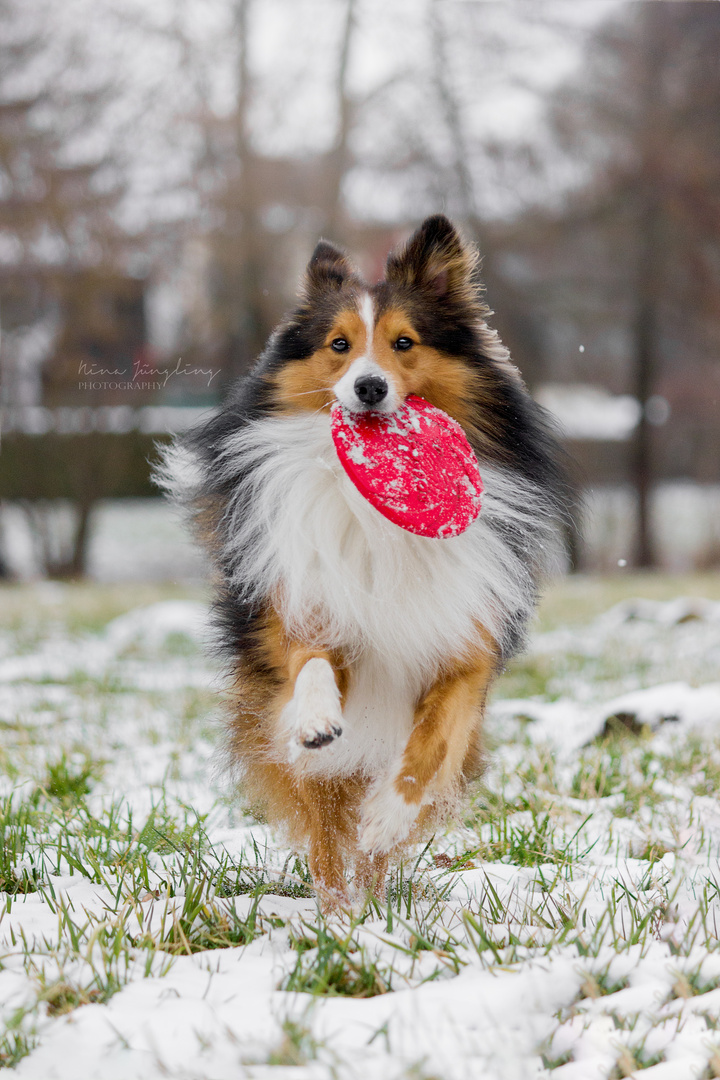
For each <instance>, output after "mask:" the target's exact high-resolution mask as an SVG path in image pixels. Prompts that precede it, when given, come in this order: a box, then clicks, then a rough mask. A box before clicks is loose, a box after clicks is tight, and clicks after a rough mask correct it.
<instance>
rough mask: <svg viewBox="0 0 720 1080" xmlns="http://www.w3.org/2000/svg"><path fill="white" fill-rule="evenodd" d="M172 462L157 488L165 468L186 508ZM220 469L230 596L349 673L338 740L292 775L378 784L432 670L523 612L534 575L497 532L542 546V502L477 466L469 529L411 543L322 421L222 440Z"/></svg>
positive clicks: (313, 416) (281, 423)
mask: <svg viewBox="0 0 720 1080" xmlns="http://www.w3.org/2000/svg"><path fill="white" fill-rule="evenodd" d="M179 457H180V456H179ZM177 464H178V465H182V466H183V468H178V469H176V470H174V469H173V455H172V453H171V454H168V455H167V458H166V486H167V487H169V488H170V487H171V478H170V476H169V475H168V474H170V473H172V472H173V471H175V480H176V483H175V485H174V494H175V496H176V498H179V499H180V500H181V501H189V500H191V499H192V498H193V495H197V494H198V490H197V488H196V489H195V491H193V486H194V485H193V481H192V479H191V477H190V474H189V470H188V468H187V466H188V465H189V462H187V461H186V460H183V459H182V458H180V460H178V462H177ZM218 467H219V469H220V471H221V473H222V476H223V477H227V478H228V479H230V480H232V479H233V478H234V477H235V476H237V475H238V474H243V473H244V476H245V479H243V480H242V481H238V483H237V486H236V488H235V491H234V494H233V496H232V498H231V499H230V500H229V502H228V506H227V509H226V512H225V515H224V518H223V522H222V528H223V532H224V534H225V537H226V540H225V547H224V556H225V559H226V560H227V563H226V565H229V567H230V571H231V575H232V576H231V582H230V584H231V587H233V586H234V588H235V589H237V591H238V593H242V594H244V595H246V596H250V597H253V598H256V599H258V600H264V599H266V598H267V597H272V598H273V600H274V603H275V605H276V607H277V609H278V611H279V613H280V615H281V617H282V619H283V621H284V623H285V625H286V627H287V629H288V632H289V633H290V634H292V635H294V636H296V637H297V638H298V639H300V640H302V641H305V642H307V643H308V644H312V645H317V646H323V647H338V648H340V649H342V651H343V652H344V654H345V656H346V657H348V659H349V660H350V662H351V670H350V687H349V690H348V694H347V698H346V702H345V708H344V710H343V724H342V726H343V734H342V736H341V737H340V738H337V739H335V740H334V741H333V742H332V743H330V744H329V745H327V746H325V747H323V748H321V749H318V750H310V751H307V752H306V753H305V754H303V755H302V757H303V768H307V769H308V770H310V771H313V772H315V771H320V772H323V773H332V774H338V773H342V774H347V773H350V772H353V771H355V770H357V769H359V768H362V769H364V770H366V771H367V773H368V775H370V776H377V775H378V773H386V771H387V768H388V765H389V763H390V762H392V763H393V764H394V766H399V762H400V758H401V756H402V751H403V749H404V746H405V744H406V742H407V738H408V736H409V734H410V731H411V728H412V719H413V713H414V708H415V705H416V703H417V701H418V699H419V697H420V696H421V695H422V693H423V692H425V691H426V690H427V689H429V687H430V686H431V685H432V683H433V681H434V680H435V678H436V677H437V674H438V671H439V669H440V668H441V666H442V664H443V663H444V662H448V661H450V660H452V659H454V658H457V657H458V656H461V655H462V654H463V653H465V652H468V651H470V650H471V649H472V648H473V647H476V648H477V647H478V646H481V645H482V643H481V641H480V638H479V635H478V631H477V626H478V624H480V625H481V626H483V627H485V628H486V629H487V630H488V631H489V632H490V633H491V634H492V635H493V636H494V637H495V638H496V640H497V641H498V643H499V644H500V645H503V644H504V643H505V642H504V638H505V637H506V635H507V625H506V621H507V618H508V616H509V615H512V614H513V613H522V615H525V614H527V613H528V612H529V611H530V610H531V608H532V605H533V581H532V576H531V573H530V571H529V569H528V567H527V566H526V565H525V563H524V562H523V560H522V559H521V558H520V557H518V556H517V555H516V554H515V552H514V551H513V550H512V548H511V547H510V545H509V544H508V543H507V541H506V539H505V538H504V537H503V531H502V526H503V525H505V526H508V525H512V524H514V525H515V526H517V527H519V528H520V531H524V529H523V526H526V525H527V524H529V523H532V525H533V526H534V528H535V529H537V528H538V525H540V526H541V527H542V524H543V522H546V523H547V525H546V536H547V546H548V548H550V547H551V540H552V529H551V527H550V525H549V517H548V512H547V507H546V506H545V503H544V500H543V499H542V496H541V495H540V494H539V493H538V492H537V491H536V489H535V488H534V487H533V486H532V485H530V484H529V483H527V482H526V481H523V480H522V479H521V478H518V477H516V476H513V475H512V474H511V473H509V472H503V471H501V470H499V469H497V468H496V467H491V466H489V465H487V464H484V463H483V462H482V461H481V462H480V469H481V473H482V478H483V483H484V486H485V491H484V494H483V509H482V511H481V513H480V516H479V518H478V519H477V520H476V521H475V522H474V523H473V524H472V525H471V526H470V528H468V529H467V530H466V531H465V532H464V533H462V534H461V535H460V536H457V537H453V538H450V539H443V540H435V539H429V538H426V537H420V536H415V535H413V534H412V533H409V532H406V531H405V530H404V529H401V528H399V527H398V526H397V525H394V524H392V523H391V522H389V521H387V520H386V519H385V518H384V517H383V516H382V515H381V514H380V513H379V512H378V511H377V510H376V509H375V508H374V507H373V506H371V505H370V503H369V502H367V501H366V500H365V499H364V498H363V497H362V495H360V493H359V492H358V491H357V489H356V488H355V486H354V485H353V483H352V482H351V481H350V479H349V478H348V477H347V475H346V474H345V472H344V470H343V468H342V466H341V464H340V462H339V459H338V457H337V453H336V451H335V448H334V445H333V442H332V437H331V434H330V420H329V415H328V413H327V412H320V413H301V414H297V415H294V416H289V417H288V416H283V417H269V418H265V419H262V420H259V421H255V422H253V423H250V424H248V425H247V426H246V427H244V428H243V429H241V430H240V431H238V432H236V433H234V434H232V435H230V436H229V437H228V438H227V439H226V440H225V444H224V447H223V451H222V454H221V457H220V463H219V466H218ZM245 470H247V471H245ZM178 474H184V475H178ZM188 481H189V482H188Z"/></svg>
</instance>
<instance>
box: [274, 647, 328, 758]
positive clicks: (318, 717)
mask: <svg viewBox="0 0 720 1080" xmlns="http://www.w3.org/2000/svg"><path fill="white" fill-rule="evenodd" d="M283 721H284V724H285V730H286V732H287V734H288V735H289V736H290V738H289V744H288V745H289V751H290V760H291V761H295V760H296V759H297V758H298V757H299V755H300V754H301V753H302V752H303V751H304V750H320V749H322V747H323V746H327V745H328V744H329V743H331V742H334V740H335V739H337V738H339V736H340V735H342V710H341V708H340V691H339V690H338V688H337V683H336V682H335V673H334V672H333V669H332V668H331V666H330V664H329V663H328V662H327V660H323V659H322V658H321V657H313V658H312V659H311V660H308V662H307V663H306V664H305V666H304V667H303V669H302V671H301V672H300V674H299V675H298V677H297V680H296V682H295V692H294V694H293V697H292V700H291V701H290V702H288V704H287V705H286V706H285V709H284V710H283Z"/></svg>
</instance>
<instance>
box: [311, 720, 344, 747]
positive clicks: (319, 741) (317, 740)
mask: <svg viewBox="0 0 720 1080" xmlns="http://www.w3.org/2000/svg"><path fill="white" fill-rule="evenodd" d="M339 735H342V728H341V727H340V725H339V724H331V726H330V730H329V731H328V730H327V729H325V730H324V731H315V732H313V734H311V735H310V734H307V735H304V736H303V737H302V739H301V741H302V745H303V746H304V747H305V749H306V750H316V749H317V748H318V747H319V746H327V744H328V743H331V742H332V741H333V739H337V737H338V736H339Z"/></svg>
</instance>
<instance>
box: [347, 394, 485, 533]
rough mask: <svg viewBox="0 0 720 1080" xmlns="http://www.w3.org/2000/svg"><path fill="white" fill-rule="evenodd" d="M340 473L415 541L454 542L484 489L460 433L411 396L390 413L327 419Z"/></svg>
mask: <svg viewBox="0 0 720 1080" xmlns="http://www.w3.org/2000/svg"><path fill="white" fill-rule="evenodd" d="M330 415H331V429H332V437H333V442H334V443H335V449H336V450H337V454H338V457H339V458H340V461H341V463H342V466H343V468H344V469H345V472H346V473H347V474H348V476H349V477H350V479H351V480H352V482H353V484H354V485H355V487H356V488H357V489H358V491H359V492H360V494H361V495H364V497H365V498H366V499H367V500H368V502H370V503H372V505H373V506H374V507H375V509H376V510H379V511H380V513H381V514H382V515H383V516H384V517H386V518H388V519H389V520H390V521H392V522H394V523H395V525H399V526H400V527H401V528H402V529H407V531H408V532H411V533H416V534H417V535H418V536H431V537H441V538H446V537H450V536H458V535H459V534H460V533H462V532H464V531H465V529H467V527H468V525H470V524H471V523H472V522H473V521H474V520H475V518H476V517H477V516H478V514H479V513H480V495H481V493H482V489H483V485H482V479H481V478H480V470H479V468H478V463H477V459H476V457H475V454H474V453H473V451H472V448H471V446H470V444H469V442H468V441H467V439H466V437H465V432H464V431H463V429H462V428H461V427H460V425H459V424H458V423H457V422H456V421H455V420H453V419H452V417H450V416H448V415H447V413H444V412H443V411H442V410H441V409H436V408H435V406H434V405H431V404H430V402H429V401H425V399H424V398H421V397H418V396H417V395H416V394H410V396H409V397H408V398H407V399H406V401H405V403H404V405H402V406H401V408H400V409H398V411H397V412H395V413H390V414H387V413H377V412H350V411H349V410H347V409H344V408H343V407H342V406H341V405H340V404H339V403H337V402H336V404H335V405H333V407H332V411H331V414H330Z"/></svg>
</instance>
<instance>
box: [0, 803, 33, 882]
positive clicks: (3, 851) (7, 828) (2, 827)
mask: <svg viewBox="0 0 720 1080" xmlns="http://www.w3.org/2000/svg"><path fill="white" fill-rule="evenodd" d="M35 824H36V822H35V814H34V813H33V811H32V809H31V808H30V807H29V806H28V805H27V804H26V803H21V804H20V805H19V806H18V807H15V806H14V805H13V799H12V796H11V797H10V798H7V799H3V800H2V801H1V802H0V892H5V893H8V894H10V895H11V896H12V895H15V894H16V893H32V892H36V891H37V869H36V867H35V866H34V864H33V859H32V854H31V853H29V849H30V841H31V839H32V838H33V835H34V827H35Z"/></svg>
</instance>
